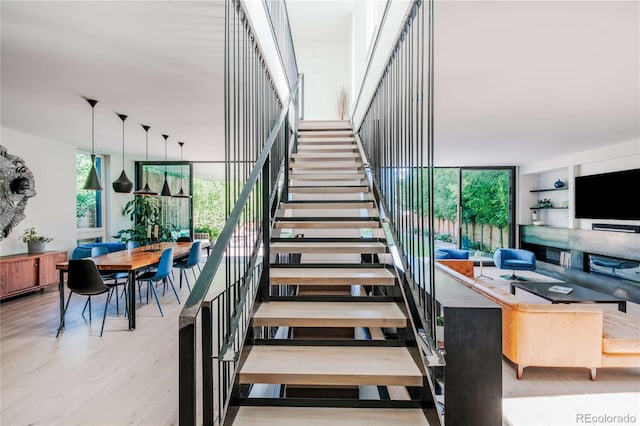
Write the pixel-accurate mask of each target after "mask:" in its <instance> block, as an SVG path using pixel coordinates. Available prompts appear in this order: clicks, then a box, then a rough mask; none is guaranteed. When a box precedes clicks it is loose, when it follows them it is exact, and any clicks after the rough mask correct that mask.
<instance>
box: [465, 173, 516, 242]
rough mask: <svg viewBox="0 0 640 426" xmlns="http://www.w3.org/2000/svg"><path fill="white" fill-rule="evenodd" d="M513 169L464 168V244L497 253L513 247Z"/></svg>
mask: <svg viewBox="0 0 640 426" xmlns="http://www.w3.org/2000/svg"><path fill="white" fill-rule="evenodd" d="M513 174H514V173H513V169H512V168H495V169H464V168H463V169H462V170H461V173H460V182H461V187H460V207H461V209H460V211H461V218H460V219H461V225H462V226H461V237H460V241H461V246H462V248H463V249H468V250H473V251H479V252H481V253H493V252H495V251H496V249H498V248H499V247H513V243H514V238H513V233H512V226H511V225H512V222H513V220H512V217H513V216H512V209H513V205H512V203H513V192H512V189H513Z"/></svg>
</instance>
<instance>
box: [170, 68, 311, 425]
mask: <svg viewBox="0 0 640 426" xmlns="http://www.w3.org/2000/svg"><path fill="white" fill-rule="evenodd" d="M301 80H302V74H298V79H297V80H296V83H295V84H294V86H293V89H292V90H291V92H290V93H289V95H288V96H287V99H286V100H285V102H284V103H283V107H282V110H281V112H280V115H279V117H278V120H277V121H276V123H275V124H274V125H273V127H272V128H271V131H270V132H269V137H268V138H267V142H266V143H265V145H264V148H263V149H262V151H261V152H260V155H259V156H258V158H257V160H256V162H255V165H254V167H253V169H252V171H251V173H250V174H249V177H248V178H247V180H246V181H245V184H244V187H243V188H242V191H241V192H240V195H239V196H238V199H237V201H236V203H235V205H234V206H233V209H232V210H231V213H230V214H229V217H228V218H227V221H226V222H225V225H224V227H223V228H222V231H221V232H220V235H219V236H218V238H217V239H216V243H215V245H214V246H213V249H212V250H211V254H210V255H209V257H208V259H207V262H206V263H205V266H204V268H203V269H202V272H201V274H200V276H199V277H198V280H197V281H196V283H195V285H194V286H193V288H192V290H191V293H190V294H189V297H188V298H187V300H186V301H185V303H184V307H183V308H182V311H181V312H180V317H179V332H178V333H179V366H180V383H179V409H180V412H179V417H180V424H181V425H183V424H195V393H196V392H195V383H196V380H195V363H196V360H195V355H196V350H195V342H196V336H195V334H196V317H197V316H198V313H199V312H200V308H201V306H202V303H203V302H204V300H205V298H206V297H207V294H208V293H209V291H210V289H211V284H212V283H213V279H214V277H215V276H216V273H217V272H218V269H219V267H220V264H221V263H222V261H223V258H224V255H225V251H226V248H227V245H228V244H229V243H230V241H231V238H232V236H233V234H234V231H235V229H236V226H237V225H238V223H239V221H240V219H241V215H242V212H243V210H244V209H245V207H246V206H247V204H248V202H249V199H250V196H251V193H252V191H253V190H254V188H255V186H256V184H257V182H258V178H259V177H260V175H261V174H262V172H263V170H264V166H265V164H266V163H267V161H268V159H269V156H270V155H271V150H272V148H273V146H274V144H275V142H276V140H277V138H278V136H279V134H280V132H281V130H282V128H283V126H284V124H285V121H286V122H287V123H288V115H289V110H290V108H291V106H292V105H293V106H297V105H296V104H295V102H294V101H295V100H296V99H297V94H298V89H299V87H300V81H301ZM292 116H293V117H294V120H296V123H295V126H294V128H295V129H297V127H298V126H297V117H298V114H297V112H296V113H294V114H293V115H292ZM286 127H288V124H287V126H286ZM285 131H289V129H288V128H285ZM294 137H295V136H294ZM288 157H289V155H288V153H285V154H284V158H283V159H282V162H284V163H287V162H288V160H289V158H288ZM278 168H279V169H280V172H279V173H280V174H284V173H285V171H286V170H287V169H288V165H287V164H284V165H283V164H280V165H279V167H278ZM273 189H274V191H277V190H278V188H277V187H275V188H273ZM269 198H270V199H271V198H273V197H272V196H271V194H269ZM269 210H270V209H269ZM264 213H265V214H269V211H265V212H264ZM269 232H270V230H269ZM267 246H268V240H267V241H265V242H264V247H267ZM252 256H253V257H255V252H254V254H253V255H252ZM225 290H228V289H225ZM236 331H237V330H234V331H233V333H235V332H236ZM187 358H188V359H187ZM185 370H186V371H185ZM183 374H185V375H188V376H190V377H189V378H188V379H189V380H187V381H188V383H186V382H183V380H182V377H183ZM183 410H188V411H189V412H191V411H193V414H190V415H187V414H186V413H185V414H184V417H183Z"/></svg>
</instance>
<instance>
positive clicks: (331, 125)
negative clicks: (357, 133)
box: [298, 120, 353, 131]
mask: <svg viewBox="0 0 640 426" xmlns="http://www.w3.org/2000/svg"><path fill="white" fill-rule="evenodd" d="M298 130H349V131H353V129H352V128H351V123H350V122H349V121H346V120H303V121H300V123H299V124H298Z"/></svg>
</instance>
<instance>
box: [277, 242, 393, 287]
mask: <svg viewBox="0 0 640 426" xmlns="http://www.w3.org/2000/svg"><path fill="white" fill-rule="evenodd" d="M333 244H335V243H333ZM378 244H381V243H378ZM272 247H273V245H272ZM293 249H297V247H294V248H293ZM272 251H273V249H272ZM395 278H396V276H395V274H394V273H393V272H391V271H390V270H389V269H386V268H278V267H272V268H271V270H270V272H269V279H270V281H271V284H273V285H284V284H293V285H296V284H297V285H355V284H379V285H394V284H395Z"/></svg>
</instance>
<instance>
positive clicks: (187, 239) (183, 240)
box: [176, 237, 191, 243]
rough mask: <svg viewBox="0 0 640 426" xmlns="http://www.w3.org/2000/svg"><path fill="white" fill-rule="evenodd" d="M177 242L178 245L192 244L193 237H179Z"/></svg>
mask: <svg viewBox="0 0 640 426" xmlns="http://www.w3.org/2000/svg"><path fill="white" fill-rule="evenodd" d="M176 242H178V243H190V242H191V237H178V239H177V240H176Z"/></svg>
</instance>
